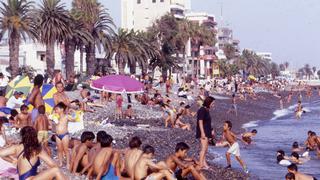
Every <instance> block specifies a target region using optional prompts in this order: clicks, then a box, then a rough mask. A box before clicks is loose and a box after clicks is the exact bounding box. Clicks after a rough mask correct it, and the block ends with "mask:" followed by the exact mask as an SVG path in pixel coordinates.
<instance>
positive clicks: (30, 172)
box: [17, 150, 40, 180]
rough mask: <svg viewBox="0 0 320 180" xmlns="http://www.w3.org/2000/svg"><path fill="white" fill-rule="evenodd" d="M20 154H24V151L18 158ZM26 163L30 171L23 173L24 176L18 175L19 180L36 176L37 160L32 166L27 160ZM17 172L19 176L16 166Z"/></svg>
mask: <svg viewBox="0 0 320 180" xmlns="http://www.w3.org/2000/svg"><path fill="white" fill-rule="evenodd" d="M22 153H24V150H23V151H22V152H21V153H20V154H19V155H18V158H19V157H20V155H21V154H22ZM28 162H29V164H30V166H31V169H30V170H29V171H27V172H25V173H24V174H22V175H19V180H25V179H27V178H29V177H31V176H35V175H37V174H38V173H37V171H38V167H39V166H40V160H39V158H38V160H37V162H36V163H35V164H34V165H32V164H31V163H30V161H29V160H28ZM17 171H18V174H20V173H19V169H18V166H17Z"/></svg>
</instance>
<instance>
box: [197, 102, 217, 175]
mask: <svg viewBox="0 0 320 180" xmlns="http://www.w3.org/2000/svg"><path fill="white" fill-rule="evenodd" d="M214 101H215V99H214V97H212V96H208V97H206V99H205V100H204V102H203V105H202V107H201V108H200V109H199V110H198V112H197V129H196V138H197V139H200V143H201V150H200V155H199V162H200V167H201V168H203V169H208V168H209V165H208V164H207V161H206V154H207V152H208V141H209V138H211V137H212V127H211V116H210V109H211V108H212V107H213V106H214Z"/></svg>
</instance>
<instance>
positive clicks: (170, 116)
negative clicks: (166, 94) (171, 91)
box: [160, 100, 175, 127]
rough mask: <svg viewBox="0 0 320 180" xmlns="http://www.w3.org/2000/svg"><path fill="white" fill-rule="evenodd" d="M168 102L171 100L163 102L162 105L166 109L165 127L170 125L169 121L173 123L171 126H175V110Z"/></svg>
mask: <svg viewBox="0 0 320 180" xmlns="http://www.w3.org/2000/svg"><path fill="white" fill-rule="evenodd" d="M168 103H170V100H168V101H167V103H162V104H161V105H160V106H161V108H162V110H163V111H164V114H163V117H164V119H165V121H164V122H165V127H168V125H169V123H170V124H171V127H174V118H175V111H174V109H173V108H171V107H170V105H169V104H168ZM165 114H167V116H165Z"/></svg>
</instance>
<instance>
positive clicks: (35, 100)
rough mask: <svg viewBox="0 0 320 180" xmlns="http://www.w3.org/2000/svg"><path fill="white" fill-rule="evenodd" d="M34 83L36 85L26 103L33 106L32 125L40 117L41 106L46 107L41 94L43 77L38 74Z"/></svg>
mask: <svg viewBox="0 0 320 180" xmlns="http://www.w3.org/2000/svg"><path fill="white" fill-rule="evenodd" d="M33 83H34V86H33V89H32V91H31V94H30V95H29V97H28V99H27V102H26V105H29V104H32V106H33V110H32V112H31V119H32V123H34V121H35V120H36V118H37V116H38V108H39V106H41V105H44V101H43V98H42V95H41V92H40V88H41V87H42V85H43V76H42V75H40V74H38V75H37V76H36V77H35V78H34V81H33Z"/></svg>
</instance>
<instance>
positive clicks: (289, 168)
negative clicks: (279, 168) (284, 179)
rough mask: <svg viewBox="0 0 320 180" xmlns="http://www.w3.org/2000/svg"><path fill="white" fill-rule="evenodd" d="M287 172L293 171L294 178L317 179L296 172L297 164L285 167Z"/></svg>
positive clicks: (297, 179) (298, 179) (302, 179)
mask: <svg viewBox="0 0 320 180" xmlns="http://www.w3.org/2000/svg"><path fill="white" fill-rule="evenodd" d="M287 169H288V172H289V173H293V174H294V176H295V180H317V178H315V177H312V176H309V175H306V174H303V173H300V172H298V166H297V165H296V164H291V165H289V166H288V167H287Z"/></svg>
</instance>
